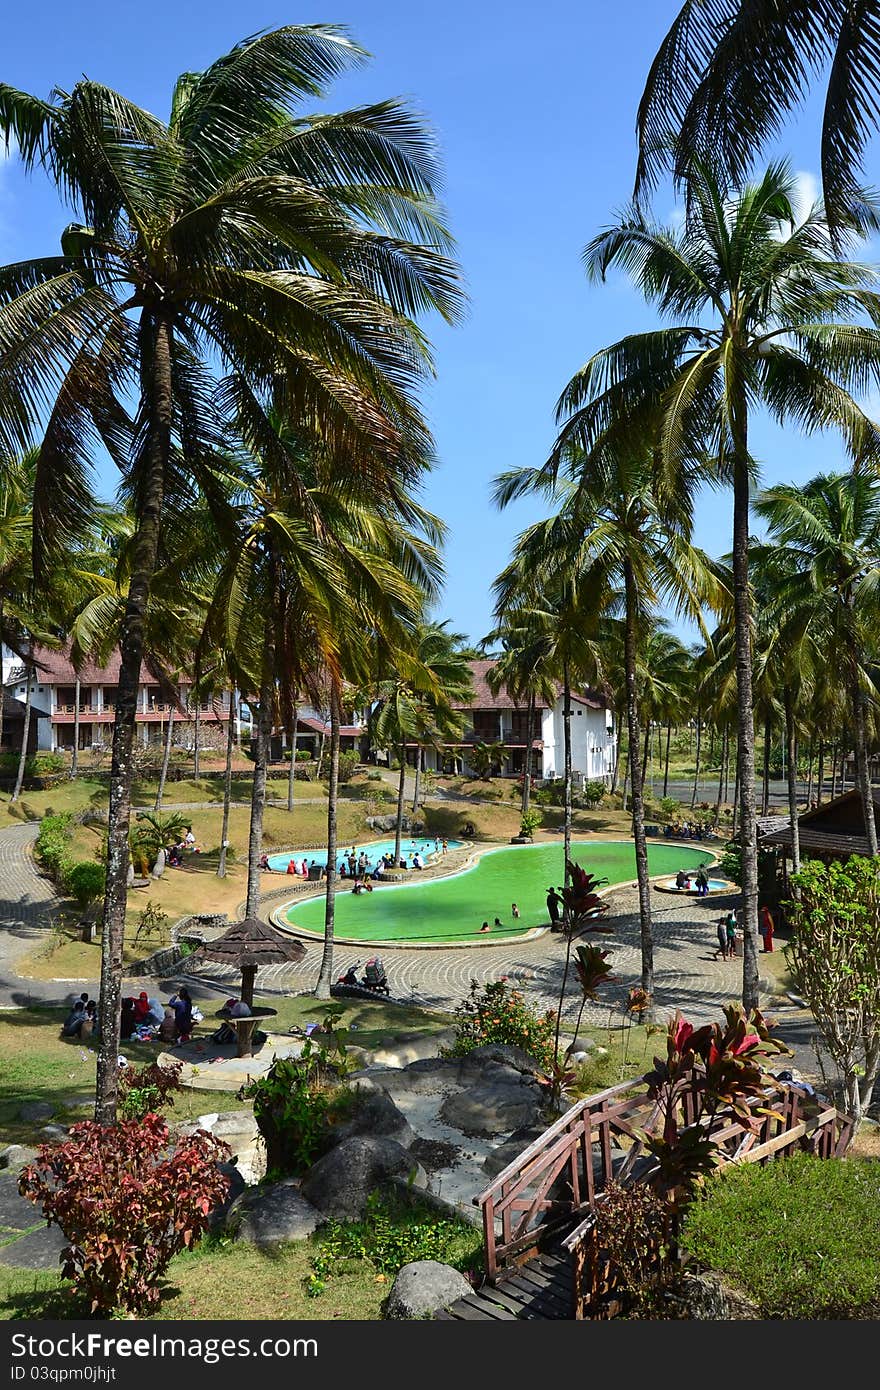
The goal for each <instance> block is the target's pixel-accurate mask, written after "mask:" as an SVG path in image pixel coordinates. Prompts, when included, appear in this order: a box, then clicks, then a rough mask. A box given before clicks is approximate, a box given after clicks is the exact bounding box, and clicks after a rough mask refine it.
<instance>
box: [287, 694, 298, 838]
mask: <svg viewBox="0 0 880 1390" xmlns="http://www.w3.org/2000/svg"><path fill="white" fill-rule="evenodd" d="M298 721H299V715H298V711H297V708H296V705H295V704H294V706H293V713H292V716H291V725H292V732H291V736H290V771H289V772H288V774H287V809H288V811H289V812H290V814H291V815H292V814H293V784H294V782H295V781H296V726H297V723H298Z"/></svg>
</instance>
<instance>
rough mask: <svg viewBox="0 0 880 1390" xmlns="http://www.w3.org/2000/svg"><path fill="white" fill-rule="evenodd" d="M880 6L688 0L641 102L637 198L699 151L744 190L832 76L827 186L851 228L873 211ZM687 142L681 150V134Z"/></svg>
mask: <svg viewBox="0 0 880 1390" xmlns="http://www.w3.org/2000/svg"><path fill="white" fill-rule="evenodd" d="M878 25H880V0H858V3H855V4H854V3H853V2H852V0H771V3H751V4H746V3H743V0H712V3H711V4H709V3H706V0H685V3H684V4H683V5H682V7H681V9H680V11H679V13H678V15H677V16H676V18H675V19H674V21H673V23H672V25H671V27H670V29H669V31H668V32H667V34H666V36H665V38H664V40H663V43H662V44H661V46H660V49H659V51H658V53H657V56H656V57H655V59H654V62H653V64H652V66H651V70H650V73H649V75H648V79H647V83H646V85H645V90H644V93H643V95H642V99H641V103H640V105H639V114H638V133H639V163H638V172H637V177H636V187H637V190H641V189H644V188H647V187H649V186H650V185H652V184H654V182H655V181H656V179H657V178H658V176H659V175H660V173H661V172H662V171H663V169H664V168H665V167H668V165H669V163H670V162H671V163H672V164H673V166H674V167H675V168H676V170H677V172H683V171H684V169H685V168H686V164H687V153H686V152H687V151H693V150H696V149H699V150H703V151H705V152H706V153H709V154H711V155H712V156H713V157H714V158H715V159H717V160H720V161H721V162H722V163H723V165H724V168H725V169H726V171H727V172H728V173H729V174H730V175H731V177H732V178H733V179H734V181H740V180H741V179H744V178H745V177H747V175H748V173H749V169H750V166H751V163H752V160H753V159H754V157H755V156H756V155H757V153H758V151H759V150H760V148H761V146H762V145H763V144H764V142H765V141H767V140H769V139H771V138H773V137H774V136H775V135H776V134H777V132H778V130H779V129H780V127H781V125H782V122H783V120H784V118H785V116H786V115H787V114H788V113H789V112H791V111H794V110H796V109H797V108H798V107H799V106H800V105H801V102H802V101H803V99H804V98H805V96H806V95H807V92H808V90H809V89H810V87H811V86H812V84H813V82H814V80H815V79H816V78H817V76H818V75H819V73H821V72H822V71H823V69H824V70H827V72H828V84H827V88H826V91H825V107H824V113H823V118H822V143H821V164H822V184H823V188H824V193H825V201H826V205H827V208H828V214H829V219H830V221H831V223H832V225H833V226H834V227H835V229H840V228H842V227H843V226H844V225H845V224H846V223H847V222H848V221H850V220H851V218H852V217H853V215H855V216H856V217H862V216H863V215H864V212H865V208H864V200H863V194H862V193H861V190H860V188H859V184H860V182H861V174H862V169H863V159H864V153H865V150H866V147H867V144H868V142H869V140H870V139H871V136H872V135H873V134H874V131H875V129H876V125H877V110H878V101H880V65H878V62H877V33H878ZM670 130H672V131H673V132H674V133H675V135H676V136H677V141H676V149H677V157H676V153H675V151H673V150H672V149H671V148H670V142H669V132H670Z"/></svg>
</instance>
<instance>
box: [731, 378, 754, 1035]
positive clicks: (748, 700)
mask: <svg viewBox="0 0 880 1390" xmlns="http://www.w3.org/2000/svg"><path fill="white" fill-rule="evenodd" d="M746 410H747V407H746V402H745V399H744V393H742V394H741V396H740V399H739V400H738V402H737V407H736V410H735V414H734V420H733V425H734V451H735V452H734V463H733V605H734V643H735V648H736V703H737V731H736V737H737V758H738V760H739V770H740V780H739V805H740V823H739V842H740V850H741V856H742V919H743V920H742V932H743V988H742V1002H743V1008H744V1009H745V1010H746V1012H747V1013H749V1012H751V1011H752V1010H753V1009H756V1008H757V1007H758V998H759V995H758V973H759V970H758V967H759V962H758V839H757V828H756V826H755V719H754V701H753V697H752V633H751V621H752V618H751V599H750V591H749V453H748V437H747V423H746Z"/></svg>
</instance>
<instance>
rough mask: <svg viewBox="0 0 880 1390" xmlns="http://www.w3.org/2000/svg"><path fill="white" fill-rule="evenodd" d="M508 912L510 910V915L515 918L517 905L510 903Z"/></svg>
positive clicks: (517, 914)
mask: <svg viewBox="0 0 880 1390" xmlns="http://www.w3.org/2000/svg"><path fill="white" fill-rule="evenodd" d="M510 912H511V916H512V917H513V918H514V919H516V918H517V917H518V916H519V908H518V907H517V905H516V903H511V904H510Z"/></svg>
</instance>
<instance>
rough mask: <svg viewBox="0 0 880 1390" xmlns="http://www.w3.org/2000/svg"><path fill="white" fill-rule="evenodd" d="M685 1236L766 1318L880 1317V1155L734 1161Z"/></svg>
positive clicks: (696, 1209) (690, 1248)
mask: <svg viewBox="0 0 880 1390" xmlns="http://www.w3.org/2000/svg"><path fill="white" fill-rule="evenodd" d="M681 1244H682V1247H683V1249H684V1250H686V1251H687V1252H688V1253H690V1254H691V1255H693V1256H694V1257H695V1258H696V1259H697V1260H699V1261H700V1263H701V1264H703V1265H705V1266H708V1267H709V1268H711V1269H714V1270H717V1271H719V1272H720V1273H722V1274H724V1275H726V1276H728V1277H729V1278H730V1279H732V1280H733V1281H734V1282H735V1283H736V1284H738V1285H739V1286H740V1287H741V1288H742V1289H743V1290H744V1291H745V1292H746V1293H747V1294H748V1295H749V1297H750V1298H751V1299H752V1300H753V1301H754V1302H755V1303H757V1305H758V1306H759V1308H760V1309H761V1313H762V1316H763V1317H765V1318H801V1319H805V1320H806V1319H810V1320H813V1319H823V1318H877V1317H878V1316H880V1261H878V1259H877V1250H878V1249H880V1164H878V1163H877V1162H876V1160H871V1159H868V1160H866V1159H854V1158H848V1159H843V1160H841V1159H826V1160H821V1159H816V1158H812V1157H811V1156H810V1155H808V1154H795V1155H793V1156H792V1157H791V1158H785V1159H779V1160H777V1161H776V1162H773V1163H768V1164H767V1165H766V1166H765V1167H762V1166H761V1165H760V1164H757V1163H753V1164H743V1165H741V1166H739V1165H737V1166H731V1167H729V1168H726V1169H725V1170H724V1172H723V1173H721V1174H719V1175H718V1176H717V1177H715V1178H714V1179H713V1180H712V1181H711V1182H710V1184H709V1186H708V1188H707V1191H706V1195H705V1196H704V1197H703V1198H702V1199H701V1200H699V1201H698V1202H696V1203H695V1204H694V1206H693V1207H692V1208H691V1209H690V1211H689V1212H688V1215H687V1217H686V1220H685V1223H684V1230H683V1233H682V1240H681Z"/></svg>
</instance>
